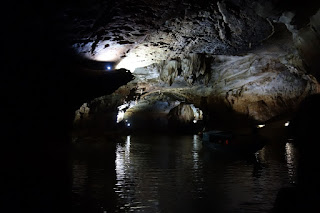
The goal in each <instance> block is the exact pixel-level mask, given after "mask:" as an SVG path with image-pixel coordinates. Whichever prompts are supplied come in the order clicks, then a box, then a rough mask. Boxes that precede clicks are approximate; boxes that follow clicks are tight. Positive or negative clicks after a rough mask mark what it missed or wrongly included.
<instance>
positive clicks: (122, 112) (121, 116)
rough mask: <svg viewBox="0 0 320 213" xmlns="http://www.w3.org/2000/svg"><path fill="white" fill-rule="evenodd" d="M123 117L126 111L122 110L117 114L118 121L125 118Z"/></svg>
mask: <svg viewBox="0 0 320 213" xmlns="http://www.w3.org/2000/svg"><path fill="white" fill-rule="evenodd" d="M123 117H124V111H123V110H120V111H119V112H118V115H117V123H120V122H121V121H122V120H123Z"/></svg>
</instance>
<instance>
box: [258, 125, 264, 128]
mask: <svg viewBox="0 0 320 213" xmlns="http://www.w3.org/2000/svg"><path fill="white" fill-rule="evenodd" d="M265 126H266V125H265V124H259V125H258V126H257V128H263V127H265Z"/></svg>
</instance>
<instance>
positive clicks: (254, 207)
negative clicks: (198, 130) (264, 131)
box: [72, 135, 297, 213]
mask: <svg viewBox="0 0 320 213" xmlns="http://www.w3.org/2000/svg"><path fill="white" fill-rule="evenodd" d="M89 141H90V139H89ZM296 169H297V150H296V148H295V146H294V145H293V144H292V143H290V141H283V143H269V144H267V145H266V146H265V147H264V148H263V149H262V150H260V151H259V152H258V153H257V154H256V155H252V156H250V157H223V156H220V155H217V154H216V153H213V152H212V151H210V150H208V149H207V148H206V147H204V146H203V145H202V141H201V138H200V137H199V136H198V135H128V136H125V137H122V138H121V139H119V140H114V141H107V140H106V141H99V142H96V141H95V142H91V143H88V141H87V142H86V143H78V144H77V145H75V149H74V155H73V159H72V173H73V187H72V190H73V194H74V212H92V213H94V212H270V210H271V209H272V207H273V204H274V201H275V199H276V195H277V193H278V191H279V190H280V189H281V188H282V187H287V186H291V185H292V184H294V183H295V181H296Z"/></svg>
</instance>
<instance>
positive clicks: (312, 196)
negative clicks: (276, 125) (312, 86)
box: [274, 94, 320, 212]
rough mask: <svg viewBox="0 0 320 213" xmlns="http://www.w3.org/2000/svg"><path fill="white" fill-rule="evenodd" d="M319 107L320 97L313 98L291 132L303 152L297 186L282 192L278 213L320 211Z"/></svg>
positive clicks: (298, 114)
mask: <svg viewBox="0 0 320 213" xmlns="http://www.w3.org/2000/svg"><path fill="white" fill-rule="evenodd" d="M319 108H320V95H319V94H316V95H311V96H309V97H307V98H306V99H305V100H303V101H302V103H301V105H300V107H299V110H298V112H297V114H296V115H295V117H294V118H293V121H292V125H290V126H291V127H290V132H291V135H293V136H294V139H295V140H294V143H295V145H296V146H297V148H298V150H299V152H300V160H299V165H298V180H297V184H296V186H295V187H292V188H283V189H281V190H280V191H279V193H278V196H277V199H276V202H275V207H274V212H319V211H320V208H319V202H320V194H319V189H320V183H319V178H320V164H319V148H320V145H319V124H318V122H319V120H320V113H319Z"/></svg>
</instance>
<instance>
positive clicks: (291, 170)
mask: <svg viewBox="0 0 320 213" xmlns="http://www.w3.org/2000/svg"><path fill="white" fill-rule="evenodd" d="M285 150H286V151H285V156H286V161H287V167H288V175H289V179H290V182H291V183H295V182H296V170H297V157H296V155H297V154H296V152H297V151H296V148H295V147H294V145H293V144H292V143H289V142H287V143H286V145H285Z"/></svg>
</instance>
